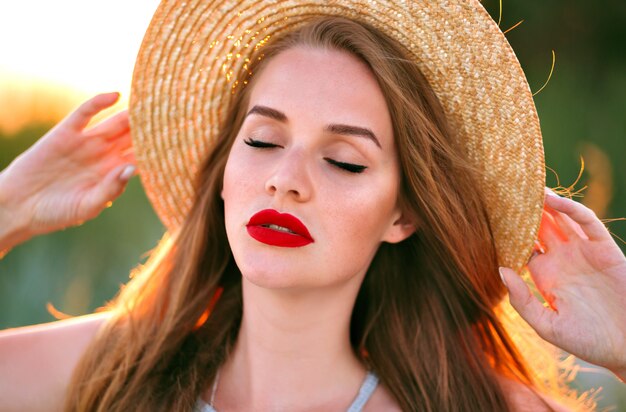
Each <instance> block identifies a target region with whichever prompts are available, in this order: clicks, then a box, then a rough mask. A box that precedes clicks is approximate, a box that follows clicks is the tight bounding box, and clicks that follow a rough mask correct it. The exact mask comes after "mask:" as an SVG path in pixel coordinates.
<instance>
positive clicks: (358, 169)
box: [244, 137, 367, 173]
mask: <svg viewBox="0 0 626 412" xmlns="http://www.w3.org/2000/svg"><path fill="white" fill-rule="evenodd" d="M244 143H245V144H247V145H248V146H251V147H255V148H257V149H271V148H274V147H282V146H280V145H277V144H274V143H268V142H263V141H261V140H255V139H253V138H251V137H249V138H248V139H246V140H244ZM324 160H326V161H327V162H328V163H330V164H331V165H333V166H335V167H338V168H340V169H342V170H345V171H346V172H348V173H363V171H364V170H365V169H367V166H362V165H356V164H353V163H345V162H338V161H337V160H333V159H331V158H329V157H325V158H324Z"/></svg>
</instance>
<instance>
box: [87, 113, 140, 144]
mask: <svg viewBox="0 0 626 412" xmlns="http://www.w3.org/2000/svg"><path fill="white" fill-rule="evenodd" d="M129 130H130V123H129V121H128V111H127V110H123V111H121V112H119V113H117V114H115V115H114V116H111V117H109V118H108V119H106V120H104V121H102V122H100V123H98V124H97V125H95V126H94V127H91V128H90V129H88V130H86V131H85V137H86V138H91V137H103V138H105V139H115V138H118V137H120V136H123V135H124V134H126V132H128V131H129Z"/></svg>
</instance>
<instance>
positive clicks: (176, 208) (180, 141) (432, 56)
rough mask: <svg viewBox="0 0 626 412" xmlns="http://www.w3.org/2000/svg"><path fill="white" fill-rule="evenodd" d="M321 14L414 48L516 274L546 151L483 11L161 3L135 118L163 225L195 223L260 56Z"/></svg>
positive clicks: (143, 54) (140, 70)
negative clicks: (250, 69)
mask: <svg viewBox="0 0 626 412" xmlns="http://www.w3.org/2000/svg"><path fill="white" fill-rule="evenodd" d="M325 15H330V16H342V17H347V18H350V19H353V20H356V21H362V22H366V23H368V24H370V25H372V26H374V27H376V28H377V29H379V30H381V31H382V32H384V33H386V34H387V35H389V36H391V37H392V38H394V39H396V40H397V41H398V42H400V43H401V44H403V45H404V46H405V47H406V48H407V49H408V51H409V52H410V54H411V55H412V56H413V58H414V60H415V62H416V64H417V65H418V67H419V69H420V70H421V71H422V73H423V74H424V76H425V77H426V79H427V80H428V82H429V83H430V85H431V87H432V88H433V90H434V91H435V93H436V95H437V97H438V98H439V100H440V102H441V104H442V106H443V109H444V111H445V113H446V116H447V119H448V121H449V123H450V126H451V130H453V131H454V136H453V138H454V139H457V140H458V141H459V143H460V144H461V146H462V147H463V148H465V150H466V153H467V156H468V157H469V159H470V161H471V162H472V163H473V164H474V165H475V166H476V167H477V168H478V169H479V170H481V171H482V172H483V179H482V181H481V185H482V187H481V190H482V192H483V193H484V195H485V197H486V199H485V203H486V205H487V213H488V216H489V221H490V225H491V229H492V232H493V235H494V239H495V243H496V249H497V253H498V261H499V264H500V265H501V266H507V267H512V268H514V269H516V270H519V269H520V268H521V267H522V266H523V265H524V264H525V263H526V261H527V259H528V257H529V256H530V254H531V251H532V247H533V244H534V240H535V239H536V237H537V233H538V227H539V223H540V221H541V214H542V210H543V198H544V184H545V164H544V154H543V142H542V137H541V130H540V126H539V119H538V117H537V111H536V109H535V105H534V101H533V98H532V94H531V92H530V88H529V86H528V82H527V81H526V77H525V75H524V73H523V71H522V68H521V66H520V64H519V62H518V60H517V57H516V56H515V53H514V52H513V50H512V49H511V47H510V45H509V43H508V42H507V40H506V38H505V37H504V35H503V34H502V32H501V30H500V29H499V28H498V26H497V24H496V23H495V22H494V21H493V20H492V19H491V17H490V16H489V14H488V13H487V12H486V10H485V9H484V8H483V7H482V5H481V4H480V3H479V2H478V1H477V0H470V1H468V0H449V1H445V2H431V1H419V2H405V1H400V0H398V1H386V0H378V1H327V0H307V1H303V2H299V1H293V0H284V1H281V0H278V1H272V2H259V1H255V0H244V1H206V0H186V1H185V2H184V5H183V3H182V2H180V1H177V0H165V1H162V3H161V4H160V5H159V7H158V9H157V11H156V13H155V15H154V17H153V19H152V22H151V23H150V26H149V28H148V30H147V32H146V35H145V37H144V41H143V43H142V46H141V48H140V51H139V54H138V58H137V62H136V65H135V71H134V74H133V81H132V87H131V98H130V105H129V114H130V120H131V131H132V138H133V144H134V149H135V156H136V158H137V162H138V165H139V173H140V175H141V180H142V182H143V185H144V187H145V190H146V193H147V196H148V198H149V200H150V201H151V203H152V204H153V206H154V208H155V211H156V213H157V214H158V216H159V217H160V219H161V220H162V221H163V223H164V224H165V226H166V227H167V228H168V229H169V230H176V229H177V228H178V227H179V226H180V224H181V223H182V222H183V220H184V218H185V216H186V215H187V213H188V212H189V210H190V208H191V202H192V199H193V195H194V193H193V179H194V176H195V174H196V172H197V171H198V168H199V166H200V163H201V161H202V159H203V157H204V155H205V154H206V153H207V150H208V148H209V147H210V145H211V143H212V142H213V141H214V140H215V138H216V136H217V134H218V127H219V125H220V123H221V119H222V116H223V115H224V113H223V110H224V108H226V107H228V103H229V101H230V99H231V97H232V91H233V90H234V89H235V88H238V87H242V86H243V85H242V84H239V83H238V80H237V79H238V78H239V76H238V74H239V73H241V72H242V71H243V70H247V64H248V63H249V61H250V58H251V56H252V54H253V53H254V51H255V49H256V48H258V47H262V46H263V45H264V44H266V43H267V42H268V41H271V39H272V38H274V37H276V36H279V35H280V34H281V33H284V32H285V31H288V30H292V29H294V28H296V27H299V26H300V25H302V24H304V23H306V22H307V21H308V20H310V19H312V18H316V17H319V16H325Z"/></svg>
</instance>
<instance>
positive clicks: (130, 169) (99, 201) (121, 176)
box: [82, 164, 136, 218]
mask: <svg viewBox="0 0 626 412" xmlns="http://www.w3.org/2000/svg"><path fill="white" fill-rule="evenodd" d="M135 172H136V167H135V165H129V164H122V165H119V166H117V167H116V168H114V169H113V170H111V171H110V172H109V173H107V174H106V176H105V177H104V179H102V181H101V182H100V183H98V185H97V186H96V187H95V188H94V189H93V190H92V192H91V193H90V196H88V197H86V198H85V201H84V202H85V203H84V204H83V205H82V206H83V207H84V209H85V210H87V211H91V213H89V214H90V215H91V216H90V218H91V217H95V216H96V215H97V214H98V213H100V211H101V210H102V209H104V208H105V207H106V206H107V205H108V204H109V203H110V202H112V201H113V200H115V199H117V197H118V196H119V195H121V194H122V192H124V188H125V187H126V184H127V183H128V181H129V180H130V178H131V177H132V176H133V175H134V174H135Z"/></svg>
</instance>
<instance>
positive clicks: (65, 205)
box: [0, 93, 135, 249]
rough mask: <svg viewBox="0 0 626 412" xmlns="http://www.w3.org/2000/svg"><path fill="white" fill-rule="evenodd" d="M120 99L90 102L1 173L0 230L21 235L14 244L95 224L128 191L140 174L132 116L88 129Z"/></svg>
mask: <svg viewBox="0 0 626 412" xmlns="http://www.w3.org/2000/svg"><path fill="white" fill-rule="evenodd" d="M118 98H119V94H118V93H107V94H100V95H97V96H95V97H93V98H91V99H90V100H88V101H86V102H85V103H83V104H82V105H81V106H80V107H79V108H78V109H76V110H75V111H74V112H73V113H71V114H70V115H69V116H68V117H66V118H65V119H64V120H63V121H61V122H60V123H59V124H58V125H56V126H55V127H54V128H53V129H51V130H50V131H49V132H48V133H46V135H44V136H43V137H42V138H41V139H39V140H38V141H37V143H35V144H34V145H33V146H32V147H31V148H29V149H28V150H27V151H26V152H24V153H22V154H21V155H20V156H18V157H17V158H16V159H15V160H14V161H13V162H12V163H11V164H10V165H9V166H8V167H7V168H6V169H5V170H4V171H3V172H2V173H0V225H12V227H13V229H14V231H16V232H20V233H21V235H20V236H17V237H19V239H18V240H17V241H16V242H12V243H19V241H23V240H25V239H27V238H29V237H32V236H34V235H38V234H43V233H48V232H52V231H54V230H59V229H62V228H65V227H68V226H75V225H78V224H81V223H82V222H84V221H86V220H89V219H92V218H94V217H96V216H97V215H98V214H99V213H100V212H101V211H102V210H103V209H104V208H106V207H107V206H108V205H110V202H112V201H113V200H114V199H115V198H117V197H118V196H119V195H120V194H121V193H122V192H123V191H124V188H125V187H126V184H127V182H128V180H129V179H130V177H131V176H132V175H133V174H134V171H135V158H134V154H133V153H132V148H131V139H130V130H129V123H128V113H127V111H122V112H120V113H118V114H116V115H115V116H113V117H111V118H109V119H107V120H105V121H103V122H101V123H99V124H97V125H95V126H93V127H91V128H89V129H85V128H86V126H87V124H88V123H89V121H90V120H91V119H92V118H93V117H94V116H95V115H96V114H97V113H99V112H100V111H102V110H103V109H105V108H107V107H109V106H112V105H113V104H114V103H115V102H116V101H117V99H118ZM7 236H8V235H7ZM1 240H2V239H0V243H5V244H4V245H3V246H4V247H5V248H10V247H11V246H14V244H7V243H8V242H7V241H5V242H2V241H1ZM5 240H6V239H5ZM0 249H2V247H0Z"/></svg>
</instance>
